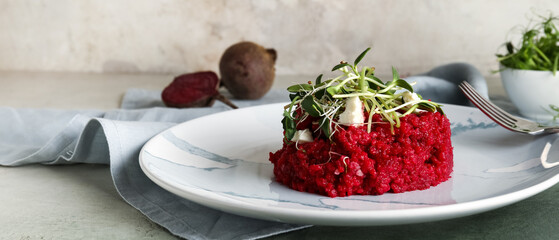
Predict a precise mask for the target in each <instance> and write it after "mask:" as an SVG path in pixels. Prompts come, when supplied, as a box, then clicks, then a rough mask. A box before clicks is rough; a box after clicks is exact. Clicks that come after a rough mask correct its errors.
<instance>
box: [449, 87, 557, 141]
mask: <svg viewBox="0 0 559 240" xmlns="http://www.w3.org/2000/svg"><path fill="white" fill-rule="evenodd" d="M458 87H459V88H460V90H462V92H463V93H464V95H466V97H468V99H470V101H471V102H472V103H473V104H474V105H475V106H476V107H477V108H479V110H481V111H482V112H483V113H484V114H485V115H487V116H488V117H489V118H491V120H493V121H495V122H496V123H497V124H499V125H501V126H502V127H504V128H506V129H508V130H511V131H513V132H519V133H525V134H530V135H542V134H551V133H559V126H557V127H546V126H542V125H540V124H539V123H537V122H534V121H530V120H527V119H524V118H520V117H516V116H513V115H511V114H509V113H507V112H505V110H503V109H501V108H499V107H497V106H496V105H495V104H493V103H491V102H490V101H489V100H487V99H485V98H484V97H482V96H481V95H480V94H479V93H478V92H477V91H476V90H475V89H474V88H473V87H472V85H470V84H469V83H467V82H462V83H460V85H458Z"/></svg>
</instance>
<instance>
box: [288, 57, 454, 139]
mask: <svg viewBox="0 0 559 240" xmlns="http://www.w3.org/2000/svg"><path fill="white" fill-rule="evenodd" d="M369 50H370V48H367V49H366V50H365V51H363V52H362V53H361V54H360V55H359V56H358V57H357V58H356V59H355V61H354V62H353V64H349V63H347V62H345V61H342V62H340V64H337V65H336V66H334V68H332V71H340V72H341V73H342V74H341V75H340V76H338V77H335V78H332V79H328V80H323V79H322V77H323V75H319V76H318V77H317V79H316V80H315V83H314V84H312V82H308V83H304V84H296V85H293V86H290V87H288V88H287V90H288V91H289V92H290V99H291V103H290V104H289V105H288V106H286V107H285V109H286V110H285V112H284V118H283V120H282V123H283V126H284V130H285V137H286V140H287V141H289V139H291V138H292V137H293V134H294V133H295V131H296V129H295V128H296V125H297V124H296V121H297V119H306V118H307V117H313V118H315V119H317V120H318V123H319V125H320V127H319V128H318V129H320V130H321V131H322V132H323V133H324V134H325V136H327V137H331V136H332V135H333V133H334V132H335V131H336V130H337V129H338V128H339V127H340V123H338V122H337V121H338V117H339V115H340V114H341V113H342V112H343V111H344V110H345V104H346V100H347V99H348V98H350V97H358V98H359V100H361V102H362V103H363V108H364V111H365V112H367V113H368V116H367V117H366V119H367V120H366V122H365V124H367V130H368V131H369V132H370V131H371V129H372V128H371V126H372V124H375V123H374V122H373V115H375V114H380V116H381V117H382V119H383V121H385V122H383V123H389V124H390V126H391V129H394V127H400V119H399V118H400V117H402V116H405V115H408V114H412V113H416V112H417V111H418V110H424V111H431V112H441V113H443V112H442V109H441V108H440V105H439V104H437V103H434V102H431V101H430V100H424V99H422V98H421V96H419V95H418V94H416V96H417V97H416V99H413V100H408V101H405V99H404V97H403V95H404V93H405V92H408V93H413V88H412V86H411V85H410V84H409V83H408V82H407V81H406V80H403V79H401V78H400V76H399V74H398V71H397V70H396V68H394V67H393V68H392V80H391V81H388V82H383V81H382V80H381V79H379V78H377V77H376V76H375V68H374V67H362V68H361V69H359V68H358V66H357V65H358V64H359V62H360V61H361V60H362V59H363V57H364V56H365V55H366V54H367V52H368V51H369ZM414 94H415V93H414ZM443 114H444V113H443ZM301 115H302V116H301Z"/></svg>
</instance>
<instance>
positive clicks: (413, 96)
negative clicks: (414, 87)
mask: <svg viewBox="0 0 559 240" xmlns="http://www.w3.org/2000/svg"><path fill="white" fill-rule="evenodd" d="M402 97H403V98H404V102H413V101H419V100H421V98H419V96H417V93H411V92H404V93H403V94H402Z"/></svg>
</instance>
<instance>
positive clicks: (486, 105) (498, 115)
mask: <svg viewBox="0 0 559 240" xmlns="http://www.w3.org/2000/svg"><path fill="white" fill-rule="evenodd" d="M461 90H462V91H463V92H464V94H466V96H467V97H468V98H469V99H470V100H471V101H472V103H474V104H475V105H476V106H477V107H478V108H479V109H480V110H482V111H483V112H484V113H485V114H486V115H488V116H489V117H490V118H492V119H493V120H494V121H498V122H499V123H502V124H506V125H507V126H510V127H513V126H514V125H515V122H516V120H515V119H514V118H512V117H511V116H510V115H508V114H507V113H506V112H504V111H503V110H502V109H500V108H499V107H497V106H495V105H493V104H492V103H491V102H489V101H487V100H486V99H485V98H484V97H482V96H481V95H480V94H479V93H477V91H475V89H473V88H472V87H471V86H468V85H465V84H464V86H461Z"/></svg>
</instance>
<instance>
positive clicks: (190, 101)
mask: <svg viewBox="0 0 559 240" xmlns="http://www.w3.org/2000/svg"><path fill="white" fill-rule="evenodd" d="M218 88H219V78H218V77H217V74H216V73H215V72H212V71H205V72H195V73H186V74H182V75H179V76H177V77H175V78H174V79H173V81H172V82H171V83H170V84H169V85H168V86H167V87H165V89H163V92H162V93H161V99H162V100H163V103H165V105H166V106H168V107H176V108H189V107H207V106H211V105H213V103H214V102H215V100H220V101H222V102H224V103H225V104H227V105H229V106H230V107H232V108H237V106H235V105H234V104H233V103H231V102H230V101H229V100H228V99H227V98H225V97H224V96H223V95H221V94H220V93H219V91H218V90H217V89H218Z"/></svg>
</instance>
